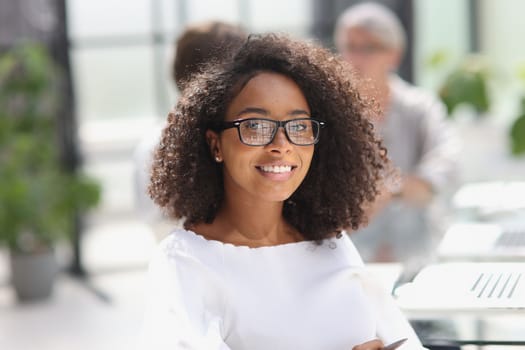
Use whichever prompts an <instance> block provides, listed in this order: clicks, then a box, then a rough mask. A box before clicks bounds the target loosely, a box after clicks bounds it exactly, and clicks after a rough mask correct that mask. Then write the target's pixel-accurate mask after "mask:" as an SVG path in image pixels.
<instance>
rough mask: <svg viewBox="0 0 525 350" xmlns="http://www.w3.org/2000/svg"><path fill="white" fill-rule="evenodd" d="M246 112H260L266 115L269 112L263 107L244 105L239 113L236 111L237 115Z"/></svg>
mask: <svg viewBox="0 0 525 350" xmlns="http://www.w3.org/2000/svg"><path fill="white" fill-rule="evenodd" d="M248 113H256V114H262V115H264V116H267V115H268V114H269V113H268V111H267V110H266V109H264V108H258V107H246V108H244V109H243V110H241V111H240V112H239V113H237V117H239V116H241V115H243V114H248Z"/></svg>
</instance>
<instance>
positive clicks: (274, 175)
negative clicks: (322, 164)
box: [256, 164, 297, 181]
mask: <svg viewBox="0 0 525 350" xmlns="http://www.w3.org/2000/svg"><path fill="white" fill-rule="evenodd" d="M256 168H257V170H259V172H260V173H261V174H262V175H263V176H264V177H266V178H268V179H271V180H275V181H285V180H288V179H289V178H290V177H291V176H292V174H293V172H294V170H295V169H296V168H297V166H295V165H284V164H283V165H259V166H256Z"/></svg>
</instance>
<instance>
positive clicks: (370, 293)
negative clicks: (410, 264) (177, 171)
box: [141, 229, 421, 350]
mask: <svg viewBox="0 0 525 350" xmlns="http://www.w3.org/2000/svg"><path fill="white" fill-rule="evenodd" d="M148 288H149V293H148V307H147V309H146V314H145V319H144V327H143V332H142V337H141V346H142V348H143V349H148V350H156V349H188V350H189V349H191V350H197V349H199V350H201V349H202V350H215V349H223V350H225V349H235V350H239V349H247V350H259V349H261V350H262V349H265V350H268V349H272V350H280V349H283V350H285V349H286V350H290V349H302V350H310V349H311V350H321V349H322V350H332V349H333V350H344V349H352V347H353V346H355V345H358V344H361V343H364V342H366V341H369V340H372V339H375V338H380V339H382V340H383V342H384V343H385V344H388V343H391V342H393V341H396V340H398V339H401V338H409V341H407V342H406V343H405V345H404V346H403V347H401V348H400V349H420V348H421V343H420V342H419V340H418V339H417V336H416V335H415V333H414V331H413V330H412V328H411V327H410V325H409V324H408V322H407V320H406V319H405V318H404V316H403V315H402V313H401V312H400V311H399V309H398V308H397V306H396V305H395V303H394V302H393V300H392V299H391V298H390V296H389V295H388V294H387V293H385V292H383V291H382V290H381V288H379V287H377V286H375V285H374V284H373V283H371V281H369V280H368V279H367V278H366V277H365V275H364V274H363V262H362V260H361V258H360V256H359V254H358V252H357V251H356V249H355V247H354V245H353V244H352V242H351V241H350V239H349V238H348V237H347V235H346V234H344V235H343V236H342V237H341V238H338V239H337V238H332V239H326V240H324V241H323V242H322V244H321V245H317V244H316V243H314V242H311V241H304V242H298V243H289V244H282V245H278V246H270V247H260V248H249V247H246V246H234V245H232V244H225V243H222V242H219V241H212V240H207V239H205V238H204V237H202V236H200V235H197V234H195V233H194V232H191V231H186V230H182V229H179V230H176V231H174V232H173V233H172V234H171V235H170V236H168V237H167V238H166V239H164V240H163V242H162V243H161V245H160V249H159V250H158V252H157V254H156V256H155V257H154V258H153V260H152V262H151V264H150V270H149V280H148Z"/></svg>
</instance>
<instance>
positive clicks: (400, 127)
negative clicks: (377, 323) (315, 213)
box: [334, 3, 458, 271]
mask: <svg viewBox="0 0 525 350" xmlns="http://www.w3.org/2000/svg"><path fill="white" fill-rule="evenodd" d="M334 42H335V45H336V48H337V50H338V51H339V53H340V54H341V55H342V57H343V58H344V59H345V60H347V61H348V62H349V63H350V64H351V65H352V66H353V68H354V69H355V71H356V72H357V74H358V75H359V76H360V77H361V78H362V79H363V80H366V83H364V84H361V85H360V93H361V94H362V95H363V96H365V97H367V98H371V99H374V100H375V101H376V103H377V104H378V105H379V108H380V110H381V111H382V113H380V114H378V115H377V116H375V117H374V118H372V120H371V122H372V123H373V124H374V127H375V129H376V132H378V133H379V135H380V136H381V138H382V139H383V142H384V145H385V146H386V148H387V151H388V157H389V158H390V159H391V160H392V162H393V164H394V165H395V166H396V167H397V168H398V170H399V172H400V175H401V179H400V182H399V183H398V184H397V186H396V187H395V188H394V189H392V188H390V189H387V188H385V189H384V190H383V191H382V193H381V195H380V196H379V197H378V198H377V199H376V201H375V202H374V203H373V204H372V205H370V206H369V207H368V208H367V210H368V213H369V223H368V225H367V226H366V227H363V228H361V229H359V230H358V231H357V232H355V233H352V241H353V242H354V243H355V245H356V247H357V248H358V250H359V252H360V253H361V255H362V256H363V259H364V260H365V261H366V262H402V263H405V268H407V269H408V270H414V271H417V269H418V268H420V267H421V266H422V265H423V264H426V263H428V262H429V259H430V257H432V256H433V253H434V252H435V248H436V245H437V243H438V241H439V239H440V234H441V233H440V231H441V229H440V228H439V226H437V225H436V222H435V221H436V220H437V219H443V217H440V218H437V217H432V216H431V212H432V211H431V210H430V209H431V208H433V206H431V204H432V203H433V202H434V200H435V198H436V196H437V195H438V194H442V193H447V192H449V191H450V190H452V188H451V186H453V185H454V183H455V181H456V180H455V178H456V175H457V174H456V169H457V163H456V155H457V152H458V145H457V140H456V138H455V136H454V134H453V131H452V130H451V129H450V126H449V125H448V121H447V120H446V117H447V115H446V109H445V107H444V105H443V104H442V103H441V101H440V100H439V99H438V98H437V96H435V95H433V94H431V93H429V92H426V91H424V90H422V89H421V88H417V87H415V86H412V85H410V84H409V83H407V82H406V81H403V80H402V79H401V78H400V77H399V76H398V75H396V70H397V68H398V67H399V64H400V62H401V60H402V57H403V54H404V49H405V45H406V35H405V32H404V29H403V27H402V25H401V23H400V21H399V19H398V18H397V17H396V15H395V14H394V13H393V12H391V11H390V10H389V9H387V8H386V7H384V6H382V5H379V4H376V3H361V4H358V5H354V6H352V7H349V8H348V9H346V10H345V11H344V12H343V13H342V14H341V15H340V17H339V18H338V20H337V23H336V28H335V33H334ZM447 188H448V190H447Z"/></svg>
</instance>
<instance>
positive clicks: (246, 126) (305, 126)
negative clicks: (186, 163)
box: [211, 118, 326, 146]
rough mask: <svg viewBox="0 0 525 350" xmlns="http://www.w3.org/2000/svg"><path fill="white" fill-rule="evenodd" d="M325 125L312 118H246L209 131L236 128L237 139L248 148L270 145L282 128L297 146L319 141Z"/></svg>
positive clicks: (215, 126) (222, 123) (213, 126)
mask: <svg viewBox="0 0 525 350" xmlns="http://www.w3.org/2000/svg"><path fill="white" fill-rule="evenodd" d="M325 125H326V123H325V122H324V121H322V120H317V119H312V118H297V119H289V120H282V121H281V120H273V119H266V118H247V119H241V120H236V121H233V122H225V121H223V122H218V123H216V124H214V125H212V127H211V129H213V130H215V131H222V130H226V129H231V128H237V132H238V134H239V139H240V140H241V142H242V143H244V144H245V145H248V146H266V145H269V144H270V143H272V141H273V139H274V138H275V135H276V134H277V130H279V128H281V127H282V128H283V129H284V131H285V134H286V138H287V139H288V141H290V142H291V143H293V144H294V145H297V146H309V145H314V144H316V143H317V142H318V141H319V133H320V130H321V128H323V127H324V126H325Z"/></svg>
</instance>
